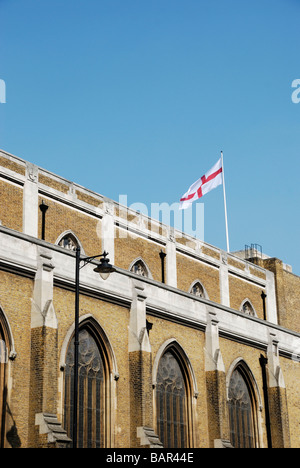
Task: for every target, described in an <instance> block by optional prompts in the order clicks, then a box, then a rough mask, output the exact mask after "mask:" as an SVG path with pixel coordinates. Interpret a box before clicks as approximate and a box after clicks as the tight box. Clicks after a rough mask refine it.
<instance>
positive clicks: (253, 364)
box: [220, 338, 267, 447]
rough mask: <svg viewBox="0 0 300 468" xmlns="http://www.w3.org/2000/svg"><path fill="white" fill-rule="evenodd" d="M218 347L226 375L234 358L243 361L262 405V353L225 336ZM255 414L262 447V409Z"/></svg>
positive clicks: (263, 414) (265, 441)
mask: <svg viewBox="0 0 300 468" xmlns="http://www.w3.org/2000/svg"><path fill="white" fill-rule="evenodd" d="M220 349H221V353H222V356H223V361H224V365H225V372H226V375H227V374H228V371H229V369H230V366H231V365H232V363H233V362H234V361H235V360H236V359H239V358H242V359H243V360H244V361H245V363H246V364H247V365H248V367H249V369H250V370H251V372H252V374H253V376H254V379H255V381H256V383H257V386H258V390H259V393H260V397H261V401H262V404H263V405H264V394H263V382H262V371H261V366H260V363H259V358H260V355H261V354H263V353H262V352H261V351H260V350H258V349H255V348H252V347H250V346H246V345H244V344H241V343H237V342H234V341H230V340H226V339H225V338H220ZM257 416H258V419H260V418H261V424H259V431H260V436H261V437H262V439H263V444H264V447H267V437H266V426H265V413H264V411H262V412H260V411H259V409H258V410H257ZM258 422H259V421H258Z"/></svg>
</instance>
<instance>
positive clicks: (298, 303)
mask: <svg viewBox="0 0 300 468" xmlns="http://www.w3.org/2000/svg"><path fill="white" fill-rule="evenodd" d="M283 281H284V291H285V303H286V311H287V312H286V315H287V321H286V322H285V323H282V326H284V327H287V328H290V329H291V330H294V331H296V332H298V333H300V278H299V276H296V275H293V274H292V273H289V272H287V271H283Z"/></svg>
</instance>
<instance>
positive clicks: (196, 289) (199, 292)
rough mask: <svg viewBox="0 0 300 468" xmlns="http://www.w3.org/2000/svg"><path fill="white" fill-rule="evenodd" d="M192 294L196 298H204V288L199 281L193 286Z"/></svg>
mask: <svg viewBox="0 0 300 468" xmlns="http://www.w3.org/2000/svg"><path fill="white" fill-rule="evenodd" d="M190 292H191V294H194V296H196V297H204V288H203V286H202V284H201V283H200V282H199V281H197V282H196V283H195V284H194V285H193V286H192V288H191V290H190Z"/></svg>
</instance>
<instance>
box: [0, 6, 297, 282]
mask: <svg viewBox="0 0 300 468" xmlns="http://www.w3.org/2000/svg"><path fill="white" fill-rule="evenodd" d="M0 18H1V29H0V79H2V80H4V81H5V83H6V103H5V104H4V103H2V104H0V148H2V149H4V150H5V151H8V152H10V153H12V154H15V155H17V156H19V157H21V158H24V159H26V160H28V161H31V162H33V163H35V164H37V165H39V166H42V167H44V168H46V169H48V170H50V171H52V172H54V173H57V174H59V175H61V176H63V177H65V178H66V179H68V180H72V181H74V182H77V183H79V184H81V185H83V186H85V187H87V188H89V189H91V190H94V191H96V192H98V193H101V194H103V195H105V196H107V197H109V198H112V199H114V200H116V201H118V200H119V195H120V194H126V195H127V197H128V204H129V205H130V204H132V203H135V202H140V203H144V204H146V205H147V206H148V207H149V211H150V205H151V203H162V202H166V203H169V204H172V203H174V202H177V201H179V199H180V197H181V196H182V195H183V193H184V192H186V190H187V189H188V187H189V186H190V185H191V184H192V183H193V182H194V181H195V180H196V179H198V178H199V177H201V176H202V175H203V174H204V173H205V172H206V171H207V170H208V169H210V167H211V166H212V165H213V164H214V163H215V162H216V161H217V159H218V158H219V157H220V151H221V150H223V152H224V160H225V176H226V192H227V205H228V206H227V208H228V223H229V238H230V248H231V250H232V251H234V250H240V249H243V248H244V245H245V244H251V243H258V244H261V245H262V246H263V250H264V252H265V253H266V254H268V255H270V256H275V257H278V258H280V259H282V260H283V261H284V262H286V263H288V264H291V265H292V266H293V270H294V272H295V273H296V274H298V275H299V274H300V251H299V237H300V236H299V234H300V222H299V198H300V197H299V195H300V184H299V157H300V103H299V104H296V103H293V102H292V99H291V96H292V92H293V91H295V90H294V89H293V88H292V82H293V81H294V80H295V79H300V66H299V65H300V62H299V50H300V34H299V18H300V1H299V0H251V1H246V0H185V1H183V0H148V1H145V0H51V1H50V0H49V1H48V0H42V1H41V0H26V1H24V0H0ZM201 202H204V209H205V226H204V240H205V241H206V242H208V243H210V244H213V245H216V246H218V247H220V248H223V249H226V239H225V226H224V209H223V195H222V188H221V187H218V188H217V189H216V190H214V191H213V192H211V193H209V194H208V195H206V196H205V197H204V198H203V199H202V200H201Z"/></svg>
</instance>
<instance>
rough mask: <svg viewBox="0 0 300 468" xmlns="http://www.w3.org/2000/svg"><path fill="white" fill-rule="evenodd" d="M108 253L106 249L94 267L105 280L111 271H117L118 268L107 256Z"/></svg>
mask: <svg viewBox="0 0 300 468" xmlns="http://www.w3.org/2000/svg"><path fill="white" fill-rule="evenodd" d="M107 255H108V253H107V252H105V251H104V253H103V254H102V258H100V263H99V265H98V266H97V267H96V268H95V269H94V271H95V272H96V273H99V274H100V276H101V278H102V279H103V280H106V279H107V278H108V277H109V275H110V274H111V273H113V272H114V271H116V269H115V268H114V267H113V266H112V265H111V264H110V263H109V258H107Z"/></svg>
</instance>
